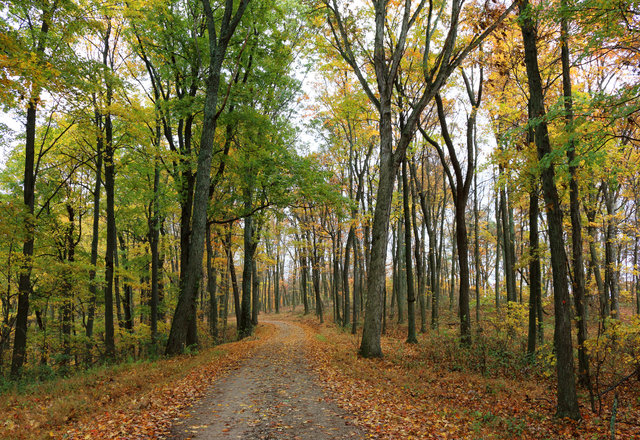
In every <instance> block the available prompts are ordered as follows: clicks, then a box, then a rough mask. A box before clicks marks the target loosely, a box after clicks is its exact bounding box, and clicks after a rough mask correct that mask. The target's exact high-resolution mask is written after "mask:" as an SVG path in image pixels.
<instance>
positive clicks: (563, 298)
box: [520, 0, 580, 419]
mask: <svg viewBox="0 0 640 440" xmlns="http://www.w3.org/2000/svg"><path fill="white" fill-rule="evenodd" d="M534 23H535V22H534V16H533V9H532V7H531V5H530V3H529V1H528V0H525V1H523V2H522V3H521V4H520V29H521V31H522V40H523V42H524V51H525V52H524V60H525V65H526V68H527V77H528V79H529V99H530V105H531V118H532V119H531V120H530V124H534V126H535V135H534V136H535V143H536V147H537V151H538V159H539V160H540V162H541V164H542V173H541V180H542V193H543V195H544V200H545V204H546V211H547V224H548V227H549V246H550V249H551V266H552V271H553V289H554V301H553V302H554V311H555V331H554V342H555V350H556V358H557V361H556V375H557V395H558V403H557V409H556V415H557V416H558V417H569V418H572V419H579V418H580V411H579V408H578V397H577V394H576V384H575V376H574V371H573V344H572V341H571V302H570V298H569V289H568V285H567V266H566V261H565V249H564V238H563V231H562V210H561V208H560V197H559V195H558V190H557V188H556V183H555V167H554V164H553V162H552V158H551V154H552V149H551V142H550V140H549V131H548V127H547V122H546V119H545V114H546V112H545V107H544V95H543V90H542V80H541V78H540V70H539V67H538V48H537V46H536V28H535V24H534Z"/></svg>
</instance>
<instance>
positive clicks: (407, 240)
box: [402, 157, 418, 344]
mask: <svg viewBox="0 0 640 440" xmlns="http://www.w3.org/2000/svg"><path fill="white" fill-rule="evenodd" d="M407 168H408V167H407V158H406V157H405V158H404V160H403V161H402V206H403V211H404V245H405V252H404V254H405V262H406V264H405V265H406V275H407V312H408V319H407V324H408V328H407V343H409V344H417V343H418V338H417V337H416V295H415V291H414V284H413V267H412V264H411V212H410V210H409V197H410V194H409V178H408V176H407V174H408V173H409V171H408V170H407Z"/></svg>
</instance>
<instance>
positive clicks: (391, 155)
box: [322, 0, 515, 357]
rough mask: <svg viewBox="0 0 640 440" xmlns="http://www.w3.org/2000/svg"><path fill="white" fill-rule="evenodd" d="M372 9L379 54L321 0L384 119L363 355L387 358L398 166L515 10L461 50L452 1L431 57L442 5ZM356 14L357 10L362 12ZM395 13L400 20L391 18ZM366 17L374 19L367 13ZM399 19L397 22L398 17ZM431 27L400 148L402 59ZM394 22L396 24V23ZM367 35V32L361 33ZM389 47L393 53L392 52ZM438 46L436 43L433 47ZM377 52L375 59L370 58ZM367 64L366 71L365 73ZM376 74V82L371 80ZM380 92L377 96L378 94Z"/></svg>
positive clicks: (340, 9)
mask: <svg viewBox="0 0 640 440" xmlns="http://www.w3.org/2000/svg"><path fill="white" fill-rule="evenodd" d="M372 3H373V11H372V12H373V17H374V19H375V24H374V26H373V29H372V31H373V35H374V38H373V41H372V43H373V48H370V49H364V52H361V48H366V47H368V46H369V44H368V43H367V42H365V41H360V40H359V39H358V35H359V33H358V32H354V31H355V30H356V27H355V26H354V24H355V23H358V21H357V20H356V17H355V15H352V14H353V12H351V9H347V8H345V6H344V5H338V2H337V0H322V4H323V5H324V6H325V8H326V11H327V23H328V26H329V34H330V37H329V38H331V40H332V43H333V44H334V45H335V47H336V49H337V50H338V52H339V54H340V56H341V57H342V58H343V59H344V60H345V62H346V63H347V64H348V65H349V66H350V68H351V69H352V70H353V72H354V74H355V75H356V77H357V78H358V80H359V82H360V85H361V86H362V88H363V90H364V91H365V93H366V95H367V97H368V98H369V100H370V101H371V102H372V103H373V105H374V106H375V107H376V109H377V110H378V114H379V135H380V144H379V156H380V167H379V175H378V190H377V196H376V206H375V210H374V215H373V224H372V229H371V257H370V267H369V272H368V274H367V289H366V290H367V300H366V309H365V319H364V327H363V333H362V341H361V344H360V354H361V355H362V356H364V357H380V356H382V348H381V346H380V335H381V330H382V325H381V324H382V310H383V298H384V285H385V259H386V254H387V252H386V249H387V241H388V240H387V238H388V232H389V218H390V213H391V200H392V195H393V187H394V182H395V177H396V174H397V171H398V168H399V166H400V164H401V162H402V160H403V158H404V155H405V152H406V149H407V147H408V145H409V143H410V142H411V139H412V138H413V136H414V133H415V131H416V128H417V124H418V122H419V118H420V115H421V113H422V111H423V110H424V109H425V107H426V106H427V105H428V104H429V103H430V102H431V101H432V99H433V98H434V96H435V95H436V94H437V93H438V92H439V91H440V89H441V88H442V87H443V86H444V84H445V82H446V80H447V79H448V78H449V76H450V75H451V73H452V72H453V71H454V70H455V69H456V68H457V67H458V66H459V65H460V63H461V62H462V60H464V58H465V57H466V56H467V55H468V54H469V53H470V52H471V51H472V50H473V49H475V48H476V47H477V46H478V45H479V44H480V43H481V42H482V41H483V40H484V39H485V38H486V37H487V35H489V34H490V33H491V32H492V31H493V30H494V29H495V27H496V24H497V23H498V22H500V21H502V20H503V19H504V17H505V16H506V15H507V14H508V13H509V12H510V11H511V9H512V8H513V7H514V6H515V3H514V4H513V5H511V6H510V7H509V8H508V9H507V10H506V11H504V12H503V13H502V14H498V15H497V17H496V19H495V20H492V22H491V24H490V25H489V26H488V27H487V28H486V29H485V30H484V31H483V32H481V33H480V34H479V35H476V36H474V37H472V38H471V41H470V42H468V43H467V44H465V45H464V46H462V47H460V46H456V43H457V36H458V24H459V19H460V13H461V10H462V5H463V2H462V1H459V0H455V1H453V2H451V9H450V13H449V17H448V19H449V21H448V26H447V28H446V32H445V38H444V43H443V44H442V46H441V49H440V52H439V53H437V54H435V53H432V49H433V46H432V45H431V43H432V41H431V40H432V38H433V36H434V34H435V30H436V29H437V27H438V26H439V25H440V24H441V23H440V16H441V13H439V12H438V11H439V10H440V7H439V5H438V4H436V3H435V2H427V0H421V1H419V2H417V3H416V4H413V2H412V1H411V0H405V1H404V2H402V3H401V4H391V3H390V2H389V1H388V0H375V1H373V2H372ZM356 9H357V8H356ZM392 9H393V14H390V12H391V10H392ZM363 15H364V16H370V14H369V13H364V14H363ZM392 16H393V17H396V18H392ZM418 19H419V22H420V23H421V24H422V29H424V34H423V35H424V36H425V38H424V40H423V39H422V38H420V41H424V42H425V43H424V46H422V45H420V46H421V47H418V48H417V51H418V52H422V54H423V62H422V71H423V79H424V88H423V89H422V91H421V92H420V94H419V96H418V97H417V99H415V101H414V102H413V103H411V110H410V112H409V114H408V116H407V118H406V123H405V125H404V128H403V129H402V131H401V132H400V133H399V137H398V140H397V142H396V146H395V148H394V145H393V144H394V142H393V123H392V121H393V109H392V101H393V96H394V86H395V83H396V79H397V77H398V73H399V70H400V65H401V62H402V60H403V57H404V56H405V54H406V53H407V49H408V42H410V41H412V38H411V37H412V35H411V34H412V30H413V29H414V25H415V24H416V22H417V21H418ZM391 21H393V25H391V26H390V25H389V23H390V22H391ZM362 35H364V33H363V34H362ZM389 42H390V44H391V47H387V44H388V43H389ZM434 46H435V45H434ZM371 54H372V56H371ZM365 66H366V67H367V69H365ZM369 72H373V77H371V76H370V75H369ZM374 90H376V92H374Z"/></svg>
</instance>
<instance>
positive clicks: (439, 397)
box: [293, 316, 640, 440]
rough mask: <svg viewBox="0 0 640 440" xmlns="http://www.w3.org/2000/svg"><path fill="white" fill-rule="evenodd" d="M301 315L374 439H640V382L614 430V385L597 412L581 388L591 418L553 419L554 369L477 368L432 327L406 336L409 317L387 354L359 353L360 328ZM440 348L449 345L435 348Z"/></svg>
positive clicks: (628, 392) (342, 401) (333, 380)
mask: <svg viewBox="0 0 640 440" xmlns="http://www.w3.org/2000/svg"><path fill="white" fill-rule="evenodd" d="M293 319H295V320H296V321H298V322H300V323H301V324H303V325H304V326H305V328H306V332H307V340H308V342H309V343H308V347H309V348H308V357H309V359H310V361H311V363H312V365H313V368H314V370H315V371H316V372H317V375H316V377H318V378H321V379H319V380H320V381H321V383H322V385H323V386H324V388H325V389H326V390H327V392H329V393H330V394H331V395H332V396H333V398H334V399H335V401H336V402H337V403H338V405H339V406H340V407H342V408H344V409H346V410H348V411H349V412H351V413H353V414H354V417H355V423H356V424H357V425H359V426H360V427H362V428H363V429H365V430H366V432H368V433H369V435H370V436H371V437H374V438H378V439H393V440H396V439H406V440H409V439H434V440H444V439H465V440H467V439H468V440H493V439H500V440H508V439H527V440H528V439H531V440H533V439H536V440H537V439H540V440H560V439H581V440H582V439H583V440H610V439H618V440H631V439H634V440H640V387H639V386H638V382H637V380H634V381H631V382H628V383H627V384H625V385H624V386H620V387H619V388H618V391H619V393H620V399H619V403H618V405H617V410H616V419H615V424H614V434H613V435H612V434H611V425H610V422H611V410H612V406H613V405H612V398H613V394H614V393H608V394H607V395H606V396H604V397H603V399H602V410H601V411H600V413H599V414H598V413H594V412H592V411H591V409H590V408H589V403H588V397H587V396H586V392H585V391H584V390H580V406H581V415H582V420H581V421H579V422H575V421H572V420H568V419H566V420H561V419H557V418H556V417H554V412H555V403H556V399H555V378H554V377H553V375H549V376H548V377H541V376H540V375H537V374H534V373H532V371H524V370H518V371H511V373H512V374H509V375H506V374H504V372H493V373H491V374H488V373H486V374H480V373H477V372H474V371H469V370H468V369H467V368H465V366H464V362H461V359H460V358H461V357H462V356H463V355H461V354H460V352H461V350H460V349H459V347H456V346H455V345H453V348H452V347H451V346H448V345H447V343H446V342H445V341H446V339H444V338H442V337H441V336H438V335H437V334H435V333H433V331H430V332H427V333H425V334H420V335H419V336H418V338H419V343H418V344H407V343H406V342H405V339H406V325H405V326H397V325H393V326H392V327H391V328H390V329H389V330H388V331H387V334H386V336H383V337H382V349H383V353H384V357H383V358H381V359H363V358H361V357H359V356H358V355H357V351H358V347H359V342H360V337H361V336H360V334H358V335H352V334H351V333H350V332H349V331H348V330H350V327H349V328H348V329H341V328H340V327H338V326H336V325H335V324H333V323H327V324H324V325H321V324H318V322H317V319H316V318H313V317H311V316H306V317H302V316H298V317H297V318H293ZM359 333H360V332H359ZM452 339H455V338H452ZM438 350H440V351H447V350H449V353H446V354H443V353H438V354H437V355H436V354H434V353H433V352H434V351H438ZM451 352H455V353H453V354H452V353H451ZM447 355H448V356H447ZM456 356H458V358H456ZM447 357H448V359H445V360H444V361H443V360H442V359H443V358H447ZM525 368H526V367H525ZM514 370H516V369H515V368H514Z"/></svg>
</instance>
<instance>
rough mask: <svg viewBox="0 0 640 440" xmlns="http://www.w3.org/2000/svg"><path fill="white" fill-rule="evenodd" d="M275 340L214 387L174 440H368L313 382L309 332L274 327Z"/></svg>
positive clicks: (179, 424) (279, 325)
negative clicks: (307, 354) (308, 358)
mask: <svg viewBox="0 0 640 440" xmlns="http://www.w3.org/2000/svg"><path fill="white" fill-rule="evenodd" d="M271 324H273V325H275V326H276V327H277V331H276V334H275V336H273V337H272V338H270V339H269V340H268V341H266V342H265V344H264V345H263V346H262V347H261V348H260V349H259V351H258V352H257V353H256V355H255V356H253V357H252V358H250V359H247V360H245V361H244V362H243V363H242V364H240V366H239V368H238V369H237V370H236V371H234V372H233V373H232V374H230V375H229V376H227V377H224V378H222V379H220V380H218V381H217V382H215V383H214V385H213V386H212V387H211V390H209V392H208V393H207V395H206V396H205V397H204V398H203V399H202V400H201V401H200V402H199V403H198V404H196V405H195V406H194V407H192V408H191V411H190V416H189V417H186V418H184V419H182V420H180V421H178V422H176V424H175V425H174V427H173V430H172V436H171V437H169V438H171V439H174V440H185V439H194V440H195V439H202V440H204V439H211V440H213V439H223V440H224V439H243V440H325V439H332V440H333V439H341V440H342V439H364V438H365V435H364V434H363V432H362V431H361V430H359V429H358V428H357V427H355V426H354V425H352V424H351V423H350V421H349V416H348V414H346V413H345V412H344V411H343V410H341V409H340V408H338V407H337V406H336V405H335V404H333V403H332V402H331V401H330V400H328V398H327V396H326V395H325V393H324V392H323V390H322V389H321V388H320V387H319V386H318V385H317V384H316V383H315V382H314V377H313V372H312V371H311V370H310V369H309V368H308V367H307V361H306V359H305V357H304V341H305V338H304V331H303V330H302V328H300V327H298V326H297V325H295V324H292V323H289V322H280V321H273V322H271Z"/></svg>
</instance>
